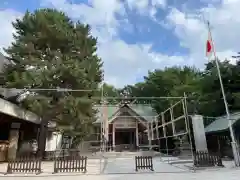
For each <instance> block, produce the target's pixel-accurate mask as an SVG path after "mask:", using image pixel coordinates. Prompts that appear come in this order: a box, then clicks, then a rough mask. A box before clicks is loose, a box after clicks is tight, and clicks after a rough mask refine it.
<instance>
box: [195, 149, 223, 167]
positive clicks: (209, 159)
mask: <svg viewBox="0 0 240 180" xmlns="http://www.w3.org/2000/svg"><path fill="white" fill-rule="evenodd" d="M194 166H196V167H207V166H220V167H223V164H222V159H221V156H220V154H219V153H215V154H214V153H211V154H210V153H208V152H205V151H197V152H195V153H194Z"/></svg>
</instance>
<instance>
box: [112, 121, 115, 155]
mask: <svg viewBox="0 0 240 180" xmlns="http://www.w3.org/2000/svg"><path fill="white" fill-rule="evenodd" d="M112 126H113V127H112V146H113V150H115V124H114V123H113V125H112Z"/></svg>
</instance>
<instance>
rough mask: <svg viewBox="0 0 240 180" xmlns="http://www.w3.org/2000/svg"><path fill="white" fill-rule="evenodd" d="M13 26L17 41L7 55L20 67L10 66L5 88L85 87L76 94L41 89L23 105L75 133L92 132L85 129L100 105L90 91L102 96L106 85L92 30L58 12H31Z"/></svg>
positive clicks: (7, 69)
mask: <svg viewBox="0 0 240 180" xmlns="http://www.w3.org/2000/svg"><path fill="white" fill-rule="evenodd" d="M13 26H14V28H15V29H16V34H15V35H14V39H15V41H14V42H13V44H12V46H11V47H9V48H8V49H6V52H7V53H8V55H9V57H11V58H12V59H14V61H15V64H9V65H8V66H6V67H5V69H4V73H3V74H2V77H4V78H3V85H4V86H5V87H11V88H38V89H54V88H58V87H59V88H67V89H69V88H70V89H81V90H82V91H75V92H56V91H47V90H46V91H37V92H35V94H34V95H32V96H28V97H27V98H26V99H25V101H24V102H23V104H22V105H23V106H24V107H26V108H28V109H29V110H32V111H33V112H35V113H36V114H38V115H39V116H40V117H44V118H47V119H48V120H56V121H57V122H58V125H59V127H61V126H62V127H63V126H64V129H70V130H72V131H73V132H72V133H73V134H74V133H79V130H81V131H85V130H86V131H88V130H87V129H88V128H86V129H84V128H80V126H82V127H85V126H92V121H93V120H94V118H95V111H94V110H93V107H92V105H93V104H94V101H93V100H91V99H89V98H88V97H89V94H90V92H88V91H87V90H89V89H92V92H91V96H96V95H97V94H96V92H97V90H98V89H97V88H98V87H99V83H101V81H102V69H101V68H102V62H101V59H100V58H98V56H97V55H96V50H97V49H96V43H97V41H96V38H94V37H92V36H91V35H90V26H89V25H84V24H81V23H80V22H78V23H77V25H76V26H74V23H73V22H72V21H71V20H70V18H69V17H67V16H66V15H65V14H64V13H62V12H59V11H57V10H54V9H40V10H36V11H35V12H33V13H30V12H26V13H25V15H24V17H23V18H22V19H17V20H16V21H15V22H13ZM15 59H16V60H15ZM84 90H86V91H84ZM85 124H86V125H85ZM67 126H69V127H67ZM73 127H74V128H73ZM76 128H77V129H76ZM79 128H80V129H79ZM64 129H62V131H64ZM75 130H76V131H77V132H76V131H75ZM68 131H69V130H68ZM82 134H84V135H86V133H84V132H83V133H82Z"/></svg>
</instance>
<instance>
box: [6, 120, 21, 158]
mask: <svg viewBox="0 0 240 180" xmlns="http://www.w3.org/2000/svg"><path fill="white" fill-rule="evenodd" d="M20 125H21V124H20V123H12V124H11V129H10V133H9V139H8V140H9V148H8V159H15V158H16V155H17V149H18V139H19V129H20Z"/></svg>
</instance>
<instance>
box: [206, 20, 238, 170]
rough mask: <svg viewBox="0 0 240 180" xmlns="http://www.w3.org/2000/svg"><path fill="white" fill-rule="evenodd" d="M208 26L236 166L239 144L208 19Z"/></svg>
mask: <svg viewBox="0 0 240 180" xmlns="http://www.w3.org/2000/svg"><path fill="white" fill-rule="evenodd" d="M207 26H208V31H209V36H210V40H211V43H212V50H213V55H214V59H215V62H216V67H217V72H218V78H219V82H220V87H221V91H222V96H223V101H224V105H225V110H226V114H227V120H228V126H229V131H230V136H231V140H232V142H231V145H232V151H233V156H234V161H235V165H236V166H240V159H239V153H238V148H237V144H236V140H235V136H234V131H233V127H232V120H231V117H230V112H229V108H228V103H227V99H226V95H225V91H224V86H223V82H222V77H221V72H220V68H219V64H218V59H217V56H216V51H215V48H214V44H213V39H212V34H211V29H210V23H209V21H207Z"/></svg>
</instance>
